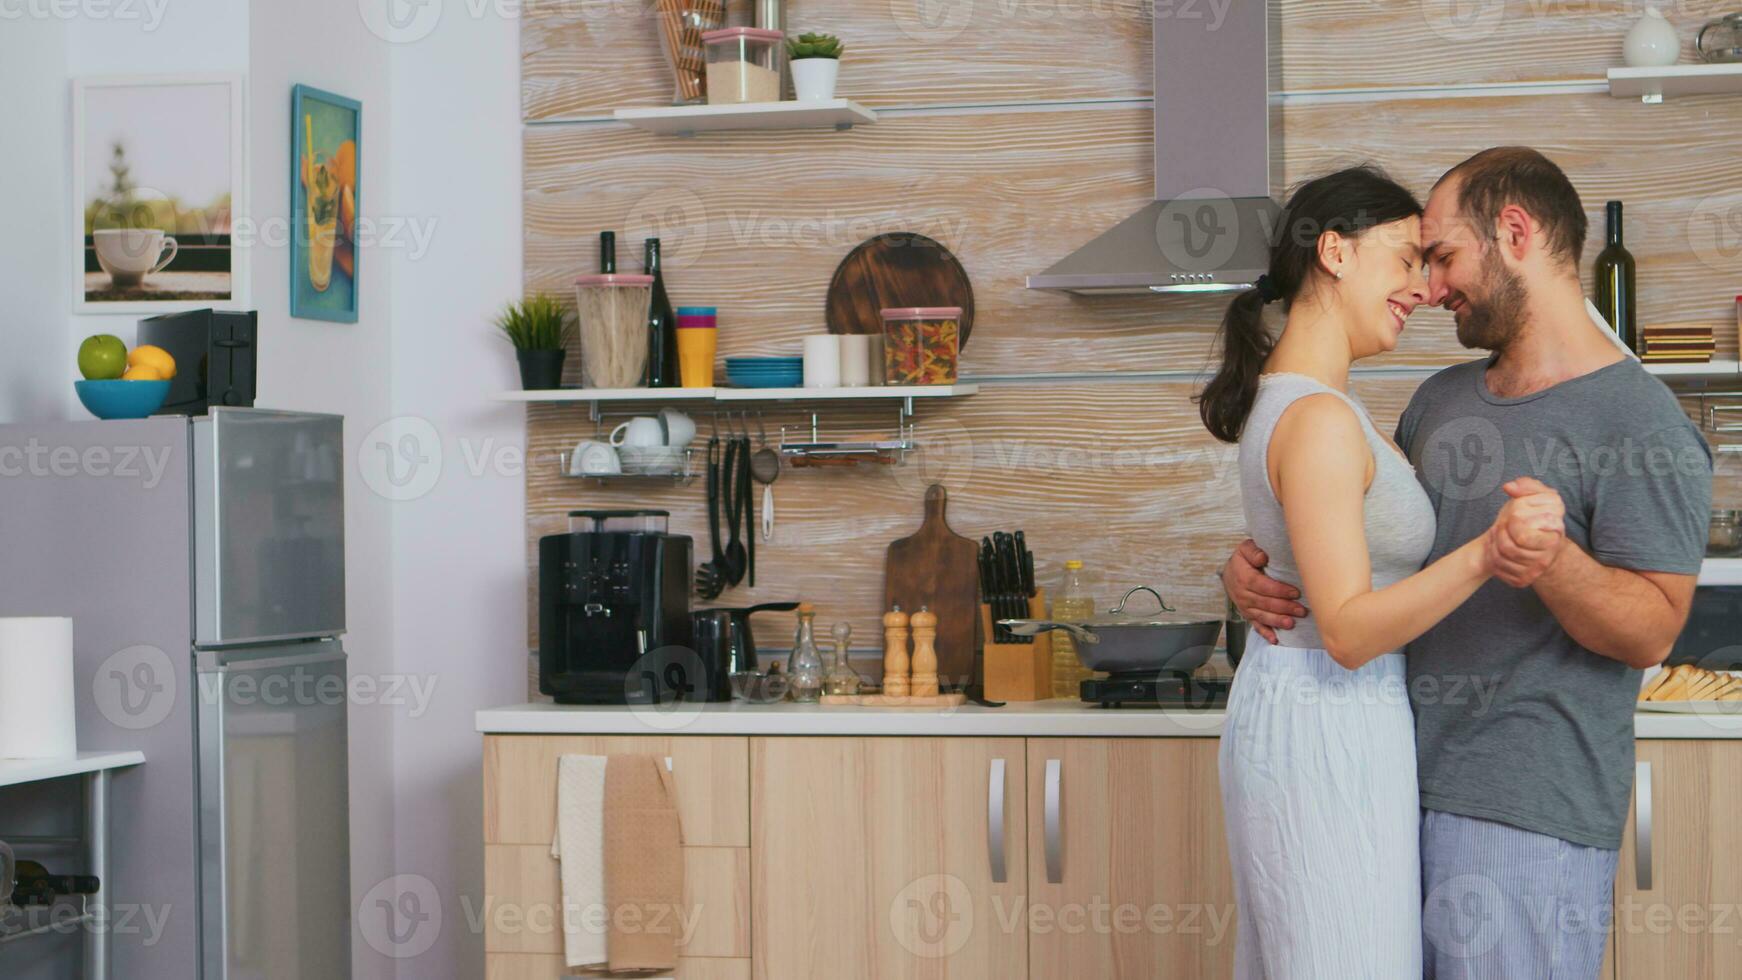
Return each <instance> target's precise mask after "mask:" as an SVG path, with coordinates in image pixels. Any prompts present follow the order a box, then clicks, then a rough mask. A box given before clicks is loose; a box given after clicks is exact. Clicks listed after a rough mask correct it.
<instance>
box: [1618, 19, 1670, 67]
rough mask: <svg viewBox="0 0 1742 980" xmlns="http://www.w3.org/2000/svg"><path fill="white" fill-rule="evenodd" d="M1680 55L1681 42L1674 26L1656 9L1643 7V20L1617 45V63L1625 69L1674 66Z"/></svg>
mask: <svg viewBox="0 0 1742 980" xmlns="http://www.w3.org/2000/svg"><path fill="white" fill-rule="evenodd" d="M1681 55H1682V42H1681V38H1679V37H1677V36H1676V33H1675V26H1674V25H1673V24H1671V23H1670V22H1669V20H1668V19H1667V18H1665V17H1664V16H1663V12H1662V11H1660V10H1658V9H1657V8H1656V7H1646V8H1645V14H1644V16H1642V17H1640V18H1639V21H1638V23H1636V24H1634V25H1633V29H1632V30H1630V31H1628V32H1627V37H1626V38H1624V39H1623V40H1622V42H1621V59H1622V60H1623V61H1625V62H1627V67H1629V68H1662V67H1665V66H1667V65H1673V64H1675V63H1676V62H1677V61H1678V60H1680V58H1681Z"/></svg>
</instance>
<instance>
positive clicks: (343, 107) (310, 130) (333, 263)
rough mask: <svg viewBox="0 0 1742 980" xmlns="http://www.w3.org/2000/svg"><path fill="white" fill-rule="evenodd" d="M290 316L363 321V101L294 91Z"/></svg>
mask: <svg viewBox="0 0 1742 980" xmlns="http://www.w3.org/2000/svg"><path fill="white" fill-rule="evenodd" d="M290 121H291V129H292V130H293V132H292V134H291V137H290V147H291V161H290V224H291V235H290V315H291V316H294V317H303V318H305V319H311V320H336V321H338V322H340V323H356V322H357V282H358V276H359V274H360V269H359V265H360V262H359V261H358V260H359V259H360V258H361V256H360V254H359V252H360V249H358V247H357V215H358V214H359V213H360V211H359V206H358V201H359V199H360V195H361V191H360V189H359V188H360V181H361V179H362V173H363V156H362V146H363V141H362V132H363V104H362V103H360V102H358V101H357V100H355V99H347V98H345V97H344V96H341V95H334V94H333V93H331V92H323V91H321V90H320V89H317V88H310V87H309V86H307V85H297V86H295V87H293V88H292V89H291V95H290Z"/></svg>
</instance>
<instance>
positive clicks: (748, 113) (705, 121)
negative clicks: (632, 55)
mask: <svg viewBox="0 0 1742 980" xmlns="http://www.w3.org/2000/svg"><path fill="white" fill-rule="evenodd" d="M611 118H612V119H615V120H616V121H618V122H623V123H628V124H629V125H631V126H634V127H635V128H636V129H645V130H647V131H648V132H650V133H660V134H663V135H667V136H694V135H695V134H696V133H711V132H726V131H730V130H774V129H851V128H853V127H854V126H869V125H871V124H872V123H874V122H876V121H877V113H876V112H874V111H872V110H870V109H867V108H865V107H864V106H862V105H860V104H859V103H857V102H854V101H853V100H852V99H818V100H815V101H804V102H800V101H797V100H788V101H784V102H746V103H743V104H741V105H679V106H658V107H654V108H647V109H618V110H616V111H614V112H612V113H611Z"/></svg>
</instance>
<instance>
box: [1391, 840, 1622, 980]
mask: <svg viewBox="0 0 1742 980" xmlns="http://www.w3.org/2000/svg"><path fill="white" fill-rule="evenodd" d="M1619 857H1620V852H1619V851H1612V850H1607V849H1605V848H1600V847H1586V846H1584V845H1581V844H1574V843H1571V842H1568V841H1564V840H1561V839H1560V838H1558V837H1549V836H1546V835H1544V834H1536V833H1532V832H1530V831H1528V830H1520V829H1519V828H1517V827H1511V826H1508V825H1506V824H1503V823H1496V822H1494V821H1492V820H1480V819H1477V818H1475V817H1466V816H1460V815H1458V814H1454V813H1444V812H1442V811H1439V810H1424V811H1422V825H1421V872H1422V890H1423V892H1424V893H1425V894H1426V904H1425V905H1424V907H1423V910H1422V938H1423V945H1424V948H1425V951H1426V954H1427V964H1426V970H1425V973H1424V975H1425V976H1426V977H1427V978H1429V980H1515V978H1530V980H1592V978H1594V977H1596V976H1597V971H1598V970H1600V969H1602V966H1603V950H1604V947H1605V946H1606V945H1607V943H1608V939H1609V927H1610V925H1611V924H1612V922H1613V912H1612V909H1613V901H1614V889H1615V866H1616V862H1617V860H1618V859H1619Z"/></svg>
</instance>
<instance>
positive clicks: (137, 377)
mask: <svg viewBox="0 0 1742 980" xmlns="http://www.w3.org/2000/svg"><path fill="white" fill-rule="evenodd" d="M121 380H122V381H168V380H169V379H168V378H165V377H164V376H163V372H162V371H159V370H158V369H157V366H156V365H153V364H135V365H133V366H132V367H130V368H128V369H127V373H126V374H123V375H121Z"/></svg>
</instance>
